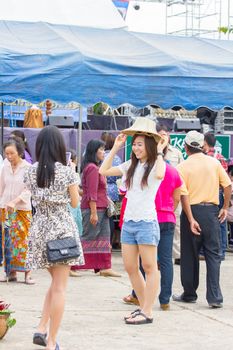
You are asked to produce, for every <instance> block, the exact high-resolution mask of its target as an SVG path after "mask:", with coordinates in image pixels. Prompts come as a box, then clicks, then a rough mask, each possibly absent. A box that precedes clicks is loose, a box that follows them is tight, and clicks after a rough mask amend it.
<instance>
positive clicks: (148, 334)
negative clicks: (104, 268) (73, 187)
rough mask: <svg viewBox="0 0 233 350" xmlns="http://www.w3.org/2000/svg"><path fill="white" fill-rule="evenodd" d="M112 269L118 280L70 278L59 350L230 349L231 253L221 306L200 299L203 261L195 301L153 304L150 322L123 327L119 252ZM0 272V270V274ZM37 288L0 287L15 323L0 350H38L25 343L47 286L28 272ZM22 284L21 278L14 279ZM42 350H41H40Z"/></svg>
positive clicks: (125, 287)
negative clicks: (167, 308) (163, 307)
mask: <svg viewBox="0 0 233 350" xmlns="http://www.w3.org/2000/svg"><path fill="white" fill-rule="evenodd" d="M113 267H114V269H115V270H117V271H121V272H122V274H123V277H122V278H105V277H99V276H95V275H94V274H93V273H92V272H91V271H84V272H82V273H80V275H81V277H79V278H70V281H69V287H68V292H67V304H66V310H65V315H64V319H63V323H62V327H61V330H60V333H59V342H60V345H61V349H62V350H86V349H87V350H129V349H133V350H144V349H145V350H155V349H156V350H160V349H164V350H167V349H169V350H173V349H174V350H189V349H198V350H202V349H205V350H208V349H211V350H215V349H216V350H217V349H218V350H219V349H221V350H231V349H233V254H232V253H228V255H227V258H226V261H224V262H223V264H222V272H221V283H222V291H223V295H224V308H223V309H219V310H212V309H209V308H208V305H207V303H206V301H205V262H201V277H200V287H199V299H198V302H197V303H196V304H191V305H187V304H183V303H180V304H179V303H178V304H177V303H174V302H171V310H170V311H161V310H160V309H159V307H158V303H156V305H155V307H154V323H153V324H151V325H141V326H129V325H125V324H124V322H123V316H124V315H125V314H127V313H128V312H129V311H131V310H133V306H128V305H125V304H124V303H123V302H122V301H121V298H122V296H124V295H127V294H128V293H129V291H130V283H129V281H128V278H127V275H126V273H125V272H124V270H123V265H122V260H121V256H120V253H117V252H114V253H113ZM0 272H1V273H2V271H0ZM34 277H35V278H36V281H37V284H36V285H35V286H27V285H25V284H24V283H9V284H8V285H6V284H5V283H1V284H0V297H1V298H4V299H5V300H6V301H7V302H10V303H11V304H12V308H14V309H15V311H16V313H15V317H16V318H17V325H16V326H15V327H14V328H12V329H11V330H9V332H8V334H7V335H6V337H5V338H4V339H3V340H2V341H0V350H21V349H23V350H39V349H40V347H36V346H33V344H32V343H31V339H32V333H33V332H34V331H35V327H36V325H37V323H38V319H39V317H40V310H41V307H42V302H43V297H44V294H45V291H46V289H47V287H48V285H49V277H48V275H47V273H46V271H37V272H35V273H34ZM20 278H21V279H22V280H23V276H20ZM173 289H174V292H180V291H181V288H180V280H179V267H178V266H175V281H174V288H173ZM41 349H43V348H41Z"/></svg>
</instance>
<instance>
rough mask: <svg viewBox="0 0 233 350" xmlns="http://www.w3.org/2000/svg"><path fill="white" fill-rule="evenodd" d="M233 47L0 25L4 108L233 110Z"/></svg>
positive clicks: (22, 24) (111, 31)
mask: <svg viewBox="0 0 233 350" xmlns="http://www.w3.org/2000/svg"><path fill="white" fill-rule="evenodd" d="M232 86H233V42H232V41H219V40H207V39H201V38H187V37H174V36H164V35H156V34H142V33H133V32H129V31H127V30H125V29H121V28H120V29H95V28H85V27H77V26H68V25H55V24H54V25H52V24H48V23H44V22H36V23H27V22H13V21H0V100H1V101H3V102H10V101H14V100H15V99H19V98H20V99H25V100H27V101H30V102H32V103H38V102H41V101H43V100H45V99H47V98H49V99H52V100H55V101H57V102H60V103H68V102H70V101H76V102H79V103H80V104H82V105H84V106H90V105H93V104H95V103H96V102H98V101H103V102H106V103H108V104H109V105H110V106H112V107H117V106H119V105H121V104H123V103H130V104H132V105H134V106H136V107H143V106H146V105H149V104H155V105H159V106H160V107H162V108H170V107H172V106H175V105H180V106H183V107H184V108H186V109H189V110H191V109H195V108H197V107H200V106H207V107H209V108H211V109H220V108H222V107H224V106H231V107H233V93H232Z"/></svg>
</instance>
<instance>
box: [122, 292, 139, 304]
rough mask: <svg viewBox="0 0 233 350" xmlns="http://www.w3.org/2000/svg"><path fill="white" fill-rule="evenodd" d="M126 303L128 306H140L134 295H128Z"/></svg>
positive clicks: (125, 299) (124, 299) (125, 298)
mask: <svg viewBox="0 0 233 350" xmlns="http://www.w3.org/2000/svg"><path fill="white" fill-rule="evenodd" d="M123 301H124V303H126V304H130V305H132V304H134V305H139V300H138V299H137V298H135V297H133V296H132V294H129V295H127V297H124V298H123Z"/></svg>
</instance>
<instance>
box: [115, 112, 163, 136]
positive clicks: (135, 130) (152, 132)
mask: <svg viewBox="0 0 233 350" xmlns="http://www.w3.org/2000/svg"><path fill="white" fill-rule="evenodd" d="M121 132H122V133H123V134H126V135H129V136H134V135H135V134H142V135H146V136H151V137H154V138H155V141H156V142H159V140H160V138H161V136H160V135H159V134H158V133H157V130H156V124H155V122H154V121H153V120H151V119H148V118H145V117H138V118H136V120H135V122H134V124H133V125H132V126H131V127H130V128H128V129H124V130H122V131H121Z"/></svg>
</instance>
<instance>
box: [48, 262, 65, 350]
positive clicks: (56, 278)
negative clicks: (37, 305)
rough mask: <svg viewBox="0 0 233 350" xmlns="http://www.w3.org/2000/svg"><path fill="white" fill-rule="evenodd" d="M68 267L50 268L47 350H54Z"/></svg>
mask: <svg viewBox="0 0 233 350" xmlns="http://www.w3.org/2000/svg"><path fill="white" fill-rule="evenodd" d="M69 272H70V266H68V265H57V266H53V267H51V274H52V284H51V287H50V294H49V292H48V294H47V295H48V299H49V298H50V306H49V311H50V325H49V335H48V343H47V348H46V349H47V350H54V349H55V346H56V338H57V333H58V329H59V326H60V324H61V320H62V316H63V312H64V306H65V291H66V286H67V281H68V277H69Z"/></svg>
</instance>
